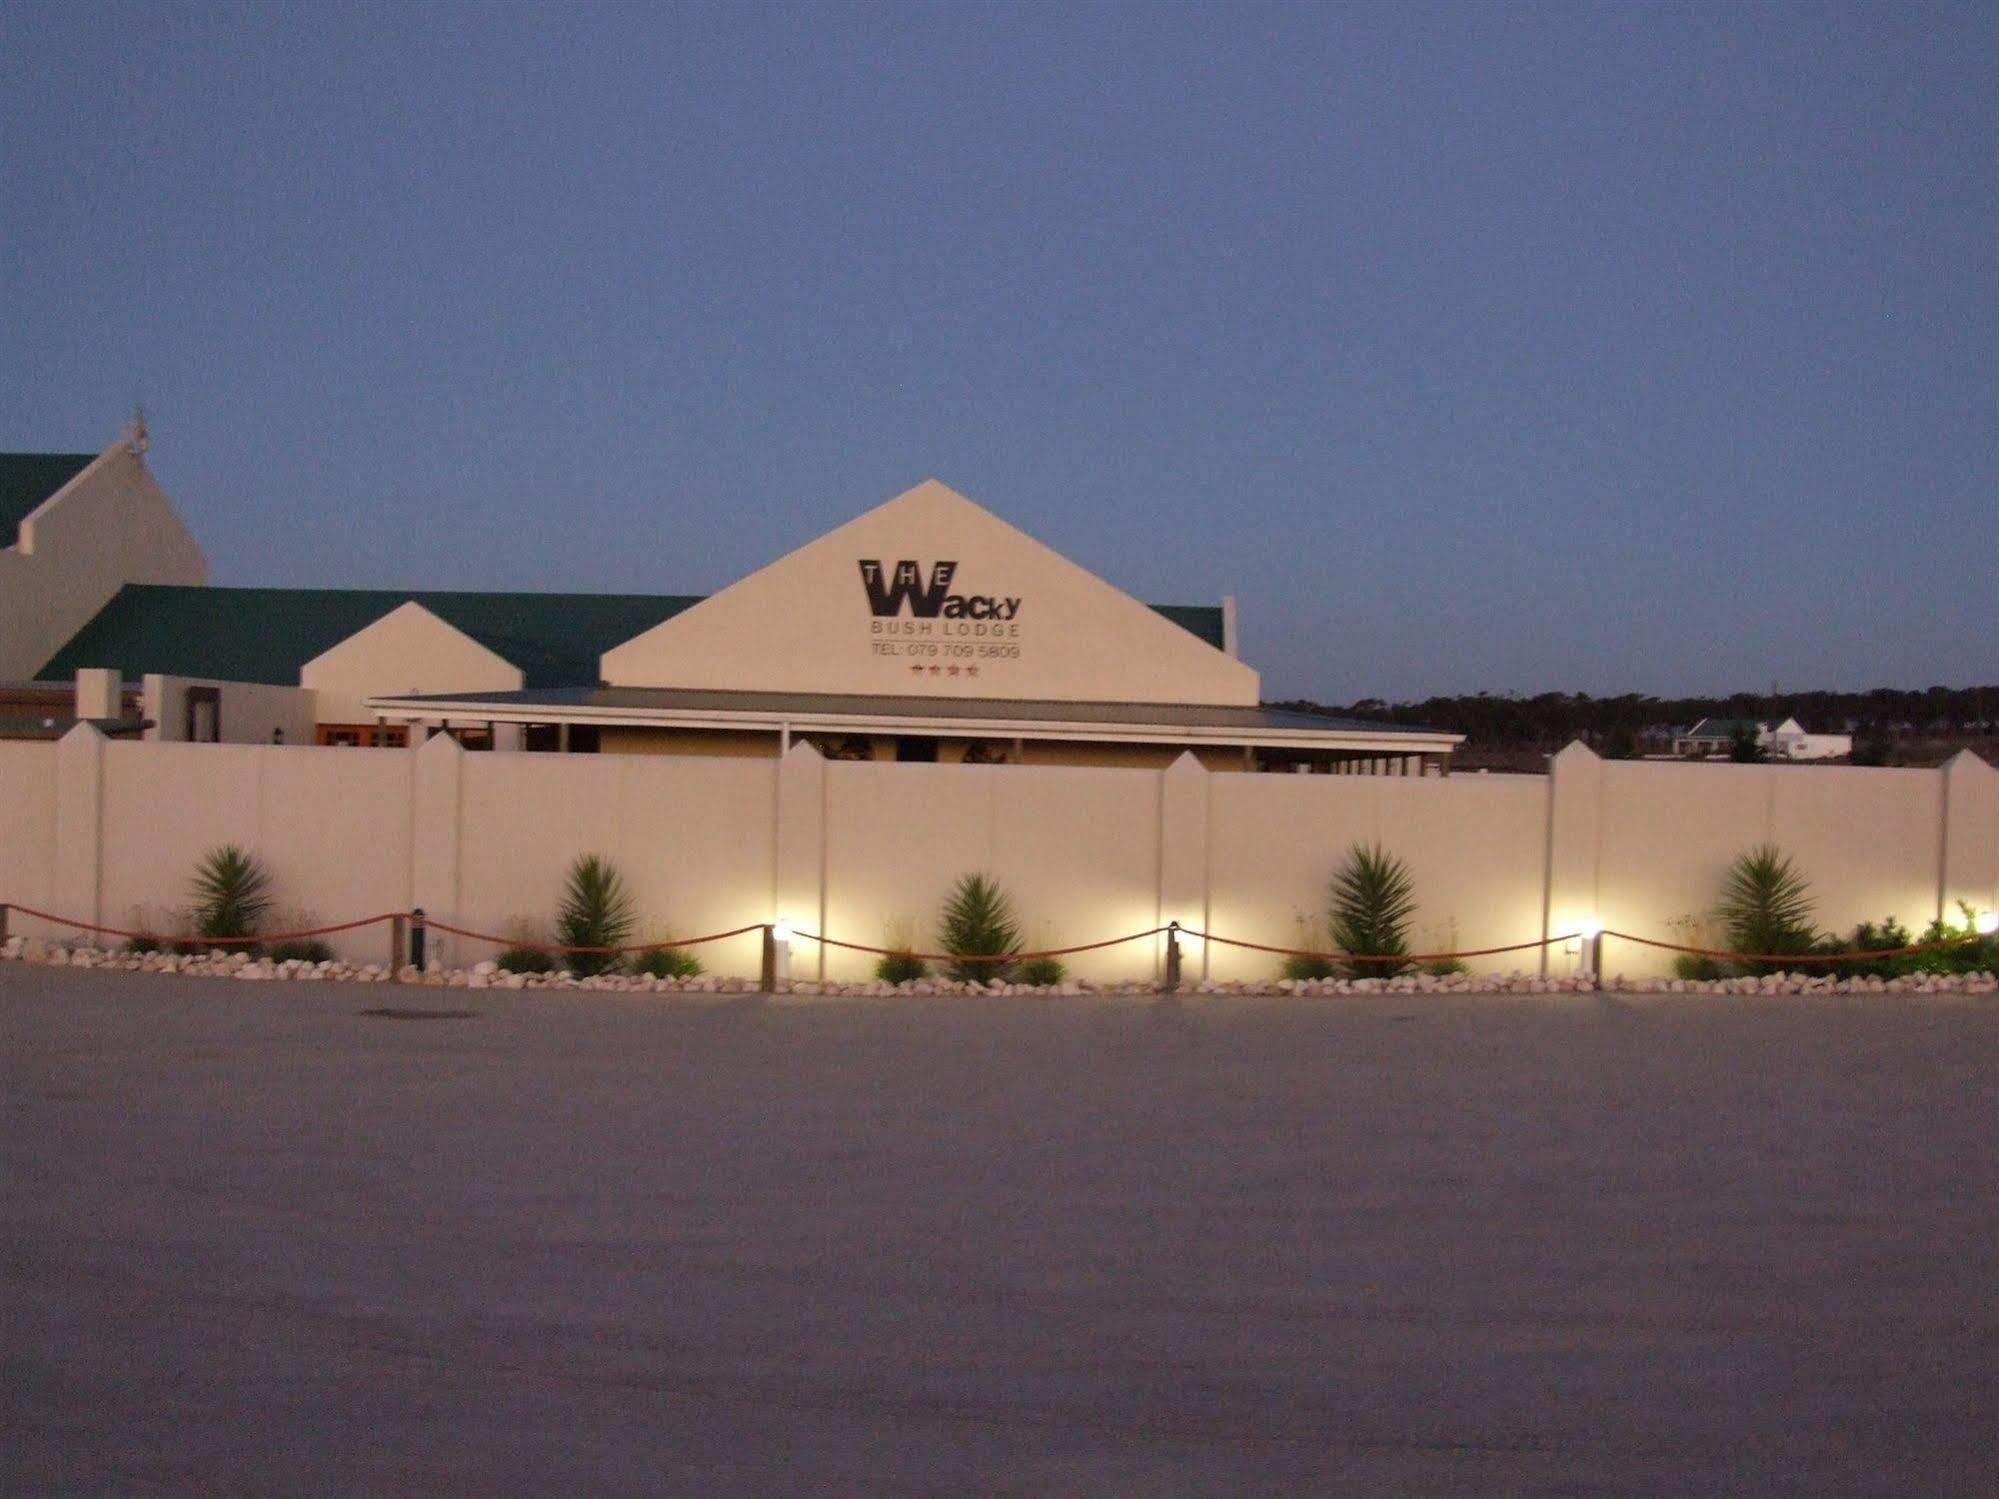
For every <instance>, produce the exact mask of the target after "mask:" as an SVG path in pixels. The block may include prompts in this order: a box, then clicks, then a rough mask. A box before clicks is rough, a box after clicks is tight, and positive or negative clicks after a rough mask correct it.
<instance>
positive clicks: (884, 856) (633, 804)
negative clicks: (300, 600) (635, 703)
mask: <svg viewBox="0 0 1999 1499" xmlns="http://www.w3.org/2000/svg"><path fill="white" fill-rule="evenodd" d="M232 841H233V842H237V843H241V844H243V845H244V846H245V847H248V848H250V849H252V850H254V851H255V852H257V853H258V854H260V855H261V856H262V857H263V858H264V859H265V860H266V861H267V862H268V863H269V865H270V867H271V869H272V871H273V874H274V875H275V877H276V883H277V893H278V898H279V901H280V904H281V905H282V906H283V907H286V908H289V911H290V912H291V913H295V914H302V915H304V916H306V917H308V918H310V920H311V924H315V925H317V924H319V923H329V922H338V921H344V920H349V919H352V918H355V917H359V916H365V915H370V914H373V913H376V912H383V911H392V910H399V909H408V908H409V907H411V906H422V907H423V908H424V909H425V910H426V911H428V912H429V913H430V914H431V915H432V916H433V917H435V918H437V919H440V920H444V921H449V922H451V923H453V924H455V925H461V926H465V927H469V928H472V929H475V930H482V931H492V932H508V931H510V929H511V928H513V927H515V926H516V925H517V924H519V923H520V922H522V921H524V920H526V921H531V922H537V923H538V924H540V925H541V926H542V927H543V930H544V935H545V934H546V932H545V929H546V921H547V915H548V913H549V912H550V911H551V910H552V909H553V908H554V906H555V903H556V900H557V897H558V894H559V891H560V888H561V884H562V878H563V874H564V871H565V870H566V868H567V866H568V864H569V862H570V860H571V859H572V858H574V857H575V855H577V854H579V853H585V852H597V853H603V854H606V855H609V856H610V857H612V858H613V859H615V860H616V861H617V862H618V864H619V865H620V867H621V868H622V869H623V871H624V873H625V875H626V877H627V879H628V880H629V882H630V883H631V885H632V887H633V891H634V894H635V895H636V897H637V900H638V904H639V906H640V908H641V910H642V912H643V913H644V915H645V926H644V928H643V931H644V934H645V935H649V936H650V935H659V936H663V935H667V934H669V933H671V934H673V935H679V936H691V935H697V934H700V933H704V932H710V931H719V930H723V929H726V928H729V927H734V926H741V925H745V924H749V923H756V922H763V921H768V920H771V919H772V918H774V917H778V916H783V917H785V918H788V919H789V920H790V921H792V922H793V923H794V924H795V925H797V926H798V927H800V928H802V929H804V930H808V931H822V932H825V933H827V934H828V935H831V936H835V937H841V938H845V939H846V940H849V941H853V942H862V943H870V944H875V945H887V942H888V939H889V937H890V935H891V933H893V932H895V931H896V929H897V928H898V927H901V928H902V929H903V930H904V934H905V935H906V936H907V937H910V938H913V939H914V940H915V941H916V942H917V943H918V944H920V945H923V946H929V945H931V944H933V943H934V942H935V940H936V938H935V930H934V916H935V912H936V909H937V906H938V904H939V902H940V900H941V898H942V896H943V893H944V891H945V889H946V887H947V886H948V885H949V884H950V882H951V881H952V880H953V879H955V878H956V877H957V876H958V875H959V874H961V873H964V872H965V871H967V870H973V869H984V870H987V871H989V872H990V873H992V874H993V875H994V876H996V877H997V878H998V879H999V880H1000V881H1001V883H1002V884H1004V885H1005V886H1006V887H1007V889H1008V890H1009V891H1010V893H1011V894H1012V895H1013V897H1014V899H1015V902H1016V904H1017V906H1018V908H1019V910H1020V914H1021V916H1022V918H1023V924H1024V928H1025V934H1026V937H1027V939H1028V941H1029V944H1030V945H1032V946H1040V945H1049V946H1063V945H1068V944H1071V943H1080V942H1089V941H1094V940H1097V939H1099V938H1103V937H1109V936H1115V935H1118V934H1120V933H1123V932H1129V931H1134V930H1139V929H1143V928H1147V927H1151V926H1154V925H1157V924H1159V923H1162V922H1164V921H1167V920H1171V919H1178V920H1179V921H1181V922H1182V923H1183V924H1185V925H1189V926H1206V927H1211V928H1212V929H1213V930H1214V931H1217V932H1219V933H1222V934H1224V935H1227V936H1233V937H1238V938H1243V939H1247V940H1249V941H1253V942H1263V943H1268V944H1272V945H1277V946H1322V945H1324V937H1323V931H1324V928H1323V924H1322V922H1323V918H1322V916H1321V914H1320V913H1321V912H1322V911H1323V909H1324V906H1325V893H1326V887H1327V883H1328V881H1329V879H1330V877H1331V874H1332V872H1333V869H1334V867H1335V866H1336V865H1337V863H1338V862H1339V861H1340V859H1341V858H1342V857H1343V856H1344V854H1345V852H1346V850H1347V849H1348V848H1349V847H1350V846H1351V845H1352V844H1353V843H1355V842H1356V841H1368V842H1373V841H1379V842H1380V843H1381V844H1383V845H1384V846H1385V847H1386V848H1387V849H1389V850H1390V851H1391V852H1393V853H1396V854H1399V855H1401V856H1402V857H1403V858H1404V859H1406V860H1407V861H1408V862H1409V865H1410V867H1411V869H1412V870H1413V872H1414V874H1415V877H1416V885H1417V891H1418V895H1419V898H1420V901H1421V905H1420V907H1419V909H1418V912H1417V915H1416V918H1415V923H1414V930H1413V933H1412V935H1413V937H1414V938H1415V941H1416V944H1417V946H1418V947H1419V948H1421V949H1425V950H1429V949H1437V948H1458V949H1464V948H1482V947H1491V946H1499V945H1502V944H1506V943H1512V942H1521V941H1526V940H1529V939H1533V938H1537V937H1540V936H1542V935H1544V934H1549V935H1557V934H1562V933H1566V932H1569V931H1572V930H1574V928H1575V926H1576V924H1577V922H1578V921H1580V920H1581V919H1582V918H1584V917H1586V916H1589V915H1592V914H1594V915H1596V916H1598V917H1599V918H1600V919H1601V920H1602V921H1603V922H1604V924H1605V925H1606V926H1609V927H1611V928H1613V929H1617V930H1624V931H1630V932H1634V933H1638V934H1641V935H1648V936H1656V937H1661V938H1666V939H1669V940H1688V939H1689V938H1692V937H1697V936H1701V935H1707V936H1712V935H1713V934H1712V933H1711V932H1708V933H1705V934H1703V933H1702V932H1701V931H1700V928H1699V916H1700V913H1701V912H1702V911H1703V910H1705V909H1706V908H1707V907H1708V906H1710V905H1711V904H1712V902H1713V900H1714V898H1715V895H1716V893H1717V890H1718V887H1719V885H1720V882H1721V879H1722V877H1723V874H1724V872H1725V871H1726V869H1727V867H1728V864H1729V862H1730V861H1731V860H1732V859H1733V858H1734V857H1735V856H1736V855H1737V854H1739V853H1741V852H1742V851H1743V850H1744V849H1746V848H1748V847H1750V846H1752V845H1754V844H1757V843H1760V842H1764V841H1771V842H1775V843H1777V844H1778V845H1779V846H1780V847H1782V848H1783V849H1784V850H1785V851H1786V852H1787V853H1789V854H1790V855H1791V856H1792V857H1793V858H1794V859H1795V860H1796V861H1797V863H1798V865H1799V867H1800V868H1801V869H1802V871H1803V872H1804V874H1805V875H1806V877H1807V878H1808V879H1809V880H1810V881H1811V884H1812V886H1813V889H1814V891H1815V893H1816V895H1817V897H1818V910H1817V913H1816V915H1817V919H1818V921H1819V923H1820V924H1821V925H1822V926H1825V927H1828V928H1831V929H1835V930H1846V929H1848V928H1850V927H1851V926H1852V925H1853V924H1854V923H1855V922H1858V921H1860V920H1862V919H1876V920H1878V919H1880V918H1881V917H1884V916H1890V915H1892V916H1895V917H1897V918H1899V919H1900V920H1901V921H1903V922H1904V923H1905V924H1906V925H1907V926H1909V927H1910V928H1911V929H1912V930H1918V929H1920V928H1921V927H1922V926H1924V925H1926V924H1927V923H1928V922H1929V921H1930V920H1931V918H1932V917H1934V916H1935V915H1936V914H1937V913H1938V911H1939V910H1947V911H1952V912H1954V911H1955V903H1956V902H1957V901H1958V900H1966V901H1969V902H1971V904H1972V905H1973V906H1975V907H1978V908H1992V907H1994V906H1999V771H1995V770H1994V769H1993V768H1992V767H1990V766H1988V765H1986V764H1985V763H1984V762H1983V761H1982V760H1979V759H1978V758H1976V757H1975V756H1972V755H1969V754H1964V755H1960V756H1958V757H1957V758H1956V759H1955V760H1953V761H1952V762H1951V763H1950V764H1949V765H1948V766H1946V767H1945V768H1943V769H1942V770H1934V771H1927V770H1873V769H1860V768H1853V767H1802V766H1737V765H1678V764H1670V763H1668V764H1661V763H1653V762H1613V761H1603V760H1599V759H1598V758H1597V757H1596V756H1595V755H1594V754H1592V753H1591V752H1590V751H1589V750H1588V749H1586V748H1583V747H1582V746H1580V745H1576V746H1571V747H1570V748H1569V749H1567V750H1565V751H1563V752H1562V754H1560V755H1558V756H1556V757H1555V761H1554V765H1553V767H1552V773H1551V774H1550V775H1547V776H1455V777H1449V778H1443V779H1438V778H1428V779H1421V778H1394V777H1373V776H1278V775H1265V776H1257V775H1242V774H1219V773H1216V774H1211V773H1209V772H1207V771H1204V770H1202V769H1201V768H1200V766H1199V765H1198V764H1197V763H1195V762H1194V761H1193V760H1192V759H1191V758H1186V759H1183V760H1181V761H1180V762H1179V763H1178V764H1176V765H1174V766H1173V767H1172V768H1170V769H1168V770H1166V771H1163V772H1162V771H1149V770H1103V769H1091V768H1069V767H1057V766H955V765H894V764H872V763H868V764H860V763H844V762H836V763H830V764H829V763H827V762H826V761H824V760H822V759H820V757H819V756H818V755H817V753H816V752H814V751H813V750H812V749H810V748H809V747H807V746H802V745H801V746H799V747H797V748H795V749H793V750H792V752H791V753H790V754H789V755H788V756H786V757H785V758H784V759H783V760H781V761H771V760H748V759H741V760H738V759H723V758H698V757H684V758H683V757H665V756H661V757H647V756H611V755H604V756H559V755H505V754H476V753H472V754H468V753H466V752H465V751H463V750H461V749H459V747H458V746H457V745H456V744H455V743H454V742H452V741H451V740H449V739H445V738H442V737H440V738H436V739H433V740H431V741H430V742H429V743H427V744H425V745H424V746H423V747H422V748H421V749H417V750H414V751H407V752H404V751H394V750H351V749H316V748H311V747H293V746H284V747H274V746H251V745H185V744H147V743H130V742H107V741H106V740H104V739H103V738H102V737H101V736H99V735H98V734H97V732H96V731H95V730H94V729H91V728H90V727H88V726H87V725H86V726H82V727H79V728H78V729H76V730H74V731H72V733H71V734H70V735H69V736H68V737H66V738H65V739H63V740H62V741H61V742H60V743H59V744H34V743H21V744H10V743H0V900H6V901H9V902H12V903H15V904H19V905H29V906H37V907H40V908H42V909H45V910H50V911H55V912H60V913H62V914H64V915H69V916H74V917H77V918H79V919H82V920H86V921H96V922H101V923H104V924H107V925H111V926H120V927H126V926H133V925H135V924H149V925H150V926H151V927H152V929H153V930H164V929H165V928H166V927H167V926H168V925H169V924H170V923H171V920H172V916H173V911H174V908H176V907H178V906H180V905H182V904H184V902H185V889H186V885H187V880H188V876H189V873H190V872H191V870H192V868H193V866H194V864H195V861H196V860H197V859H198V858H199V857H200V856H201V854H202V853H203V852H204V851H206V850H207V849H209V848H212V847H213V846H215V845H217V844H220V843H224V842H232ZM14 927H15V930H17V931H23V932H32V933H38V934H41V935H47V936H59V935H62V933H61V932H60V931H59V930H58V929H54V928H49V927H45V926H43V925H42V924H41V923H38V922H36V921H34V920H32V919H30V918H25V917H22V916H20V915H18V913H17V914H16V916H15V917H14ZM433 940H434V941H435V943H436V947H435V948H434V951H436V952H437V953H438V955H440V956H442V957H444V958H445V959H446V960H447V961H474V960H477V959H479V958H482V957H486V956H489V955H490V954H491V952H492V948H491V947H490V946H489V945H488V944H484V943H478V942H472V941H469V940H464V939H459V938H454V937H448V936H444V935H442V934H438V935H436V936H435V937H434V939H433ZM387 942H388V937H387V932H386V929H385V928H374V929H370V930H367V931H364V932H359V933H354V934H349V935H345V936H343V937H339V938H336V939H334V942H333V945H334V946H335V948H336V949H337V950H339V951H340V952H341V953H342V955H343V956H348V957H353V958H356V959H359V960H374V961H379V960H381V959H382V958H383V957H385V956H386V951H387ZM1160 946H1161V944H1160V943H1159V942H1158V941H1157V940H1154V941H1148V942H1141V943H1135V944H1131V945H1129V946H1126V947H1120V948H1110V949H1106V950H1104V951H1101V952H1095V953H1087V954H1082V955H1079V956H1078V957H1076V958H1074V959H1073V960H1071V963H1070V967H1071V969H1072V971H1074V972H1075V973H1076V974H1077V975H1078V976H1080V977H1084V978H1134V977H1144V976H1145V975H1147V974H1148V973H1151V972H1153V971H1155V970H1156V967H1157V964H1158V962H1159V960H1160ZM702 957H703V961H704V962H705V963H706V964H707V966H708V967H709V968H710V969H711V970H713V971H717V972H722V973H731V974H742V975H747V974H754V973H755V972H756V968H757V960H758V942H757V939H756V937H755V936H746V937H740V938H736V939H732V940H731V941H729V942H726V943H723V944H720V945H718V946H715V947H711V948H708V949H706V950H704V951H703V953H702ZM1540 961H1541V960H1540V957H1539V955H1538V954H1537V953H1535V952H1532V951H1529V952H1525V953H1519V954H1508V955H1503V956H1498V957H1492V958H1486V959H1479V960H1475V961H1474V962H1473V963H1472V964H1471V966H1472V967H1473V968H1474V969H1475V970H1478V971H1493V972H1502V971H1507V970H1511V969H1514V968H1525V969H1530V970H1531V969H1534V968H1537V967H1538V966H1539V965H1540ZM1573 961H1574V959H1573V955H1572V954H1571V953H1569V952H1567V951H1565V950H1564V949H1563V948H1561V947H1555V948H1553V949H1551V950H1550V951H1549V954H1548V967H1549V969H1550V971H1553V972H1567V971H1569V969H1570V967H1571V965H1572V964H1573ZM872 962H873V960H872V959H871V958H869V957H867V956H865V955H863V954H858V953H851V952H845V951H842V950H838V949H827V950H824V952H823V953H822V951H821V949H819V948H818V946H817V945H816V944H813V943H809V942H804V941H801V942H799V943H798V944H797V945H796V948H795V956H794V959H793V972H794V973H795V974H796V975H798V976H799V977H809V976H816V975H819V974H821V973H823V974H824V975H825V976H827V977H832V978H855V977H861V976H864V975H865V974H866V973H867V972H868V971H869V970H870V969H871V967H872ZM822 963H823V966H822ZM1187 963H1188V972H1189V973H1190V974H1201V973H1207V974H1209V975H1212V976H1213V977H1216V978H1255V977H1265V976H1268V975H1270V974H1271V973H1273V972H1274V970H1275V967H1276V963H1277V960H1276V959H1275V958H1273V957H1270V956H1267V955H1265V954H1262V953H1256V952H1248V951H1244V950H1241V949H1229V948H1224V947H1221V946H1220V945H1216V946H1215V947H1214V949H1213V951H1211V952H1203V951H1202V950H1201V945H1200V944H1199V943H1190V944H1189V952H1188V957H1187ZM1607 966H1608V968H1609V969H1610V970H1611V971H1613V972H1622V973H1627V974H1633V975H1637V974H1644V973H1658V972H1662V971H1665V970H1666V969H1667V968H1668V966H1669V958H1668V956H1667V955H1665V954H1662V953H1659V952H1657V951H1654V950H1648V949H1641V948H1638V947H1636V946H1635V945H1633V944H1629V943H1623V944H1620V943H1616V942H1612V943H1611V944H1610V950H1609V952H1608V954H1607Z"/></svg>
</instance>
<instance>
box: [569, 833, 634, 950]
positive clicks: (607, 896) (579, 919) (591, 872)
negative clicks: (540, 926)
mask: <svg viewBox="0 0 1999 1499" xmlns="http://www.w3.org/2000/svg"><path fill="white" fill-rule="evenodd" d="M636 924H637V922H636V918H635V916H634V915H633V912H632V897H631V892H629V891H628V890H626V888H625V880H624V876H622V875H621V874H619V873H618V868H617V866H616V865H615V864H613V863H612V862H611V861H610V860H609V859H605V858H602V857H600V856H598V855H596V854H579V855H578V856H577V859H576V862H575V863H574V864H571V865H570V866H569V878H568V880H567V881H566V882H565V883H564V884H563V887H562V904H561V905H560V906H558V907H557V908H556V912H555V930H556V932H557V934H558V935H559V937H560V939H561V942H562V945H563V946H565V947H616V946H617V945H618V944H619V943H621V942H623V941H624V940H625V938H627V937H629V936H630V935H631V934H632V927H633V926H634V925H636ZM563 965H564V966H565V967H567V968H568V969H569V970H570V971H571V972H573V973H577V974H582V975H589V974H593V973H603V972H606V971H607V970H609V969H612V968H615V967H617V965H618V954H616V953H608V952H577V953H568V954H565V955H564V957H563Z"/></svg>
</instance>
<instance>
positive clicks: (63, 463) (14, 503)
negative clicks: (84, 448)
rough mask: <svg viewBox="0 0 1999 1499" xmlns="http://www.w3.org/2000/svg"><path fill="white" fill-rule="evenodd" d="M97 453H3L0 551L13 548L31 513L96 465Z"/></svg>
mask: <svg viewBox="0 0 1999 1499" xmlns="http://www.w3.org/2000/svg"><path fill="white" fill-rule="evenodd" d="M97 456H98V455H97V454H95V453H0V547H10V546H12V545H13V544H14V539H15V537H16V535H17V534H18V533H19V531H20V529H21V522H22V521H24V520H26V519H27V518H28V512H29V511H31V510H33V509H34V508H35V507H36V506H37V505H39V504H41V503H42V501H43V500H46V499H47V498H48V497H49V496H50V495H52V494H54V493H55V492H56V491H57V490H58V489H61V488H62V487H63V485H65V484H67V483H69V481H70V480H71V479H74V478H75V477H76V476H77V475H78V474H80V473H82V472H83V471H84V469H86V468H88V467H89V466H90V465H91V464H93V463H95V462H96V461H97Z"/></svg>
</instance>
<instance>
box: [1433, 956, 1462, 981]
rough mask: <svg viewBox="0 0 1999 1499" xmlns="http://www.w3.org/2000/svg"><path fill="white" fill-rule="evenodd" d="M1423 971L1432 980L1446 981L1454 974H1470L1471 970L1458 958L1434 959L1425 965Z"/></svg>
mask: <svg viewBox="0 0 1999 1499" xmlns="http://www.w3.org/2000/svg"><path fill="white" fill-rule="evenodd" d="M1423 971H1424V972H1425V973H1427V974H1429V975H1430V976H1431V977H1432V978H1440V979H1445V978H1449V977H1450V976H1451V975H1452V974H1454V973H1470V972H1471V970H1470V969H1469V968H1467V967H1465V965H1464V964H1463V963H1461V962H1459V961H1458V960H1457V959H1456V958H1432V959H1431V960H1430V961H1429V962H1427V963H1425V964H1424V965H1423Z"/></svg>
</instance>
